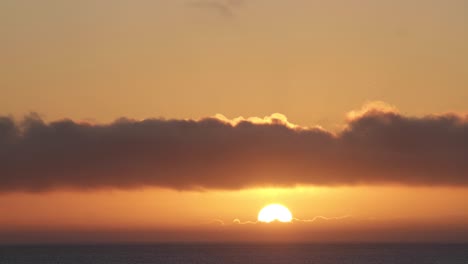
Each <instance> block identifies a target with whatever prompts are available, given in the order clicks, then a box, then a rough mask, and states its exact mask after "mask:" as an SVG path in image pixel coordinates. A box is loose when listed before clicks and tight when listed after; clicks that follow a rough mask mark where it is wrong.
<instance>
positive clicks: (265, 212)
mask: <svg viewBox="0 0 468 264" xmlns="http://www.w3.org/2000/svg"><path fill="white" fill-rule="evenodd" d="M258 221H259V222H264V223H270V222H273V221H279V222H283V223H286V222H291V221H292V214H291V211H289V209H288V208H286V207H285V206H283V205H281V204H270V205H267V206H265V207H263V209H262V210H260V212H259V213H258Z"/></svg>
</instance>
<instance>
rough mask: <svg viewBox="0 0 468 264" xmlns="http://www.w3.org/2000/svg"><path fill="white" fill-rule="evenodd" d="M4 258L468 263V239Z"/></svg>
mask: <svg viewBox="0 0 468 264" xmlns="http://www.w3.org/2000/svg"><path fill="white" fill-rule="evenodd" d="M0 263H1V264H10V263H11V264H16V263H21V264H25V263H28V264H29V263H34V264H42V263H44V264H58V263H63V264H87V263H96V264H101V263H103V264H104V263H106V264H114V263H115V264H120V263H122V264H124V263H125V264H146V263H168V264H172V263H265V264H274V263H317V264H338V263H340V264H341V263H344V264H346V263H353V264H367V263H381V264H390V263H391V264H406V263H408V264H425V263H428V264H429V263H431V264H432V263H434V264H435V263H438V264H452V263H453V264H468V244H433V245H428V244H336V245H320V244H263V245H260V244H154V245H82V246H78V245H73V246H72V245H60V246H52V245H47V246H45V245H44V246H0Z"/></svg>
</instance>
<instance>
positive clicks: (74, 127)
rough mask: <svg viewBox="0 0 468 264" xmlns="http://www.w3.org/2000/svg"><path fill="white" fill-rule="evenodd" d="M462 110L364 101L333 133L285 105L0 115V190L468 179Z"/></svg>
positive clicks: (450, 182) (455, 182)
mask: <svg viewBox="0 0 468 264" xmlns="http://www.w3.org/2000/svg"><path fill="white" fill-rule="evenodd" d="M467 157H468V118H467V116H462V115H456V114H445V115H429V116H425V117H408V116H404V115H401V114H399V113H398V112H396V111H387V110H381V109H380V108H368V109H367V110H366V111H361V112H359V114H358V115H354V116H353V118H351V119H348V121H347V124H346V127H345V128H344V129H343V130H341V131H338V132H336V133H333V132H330V131H326V130H323V129H320V128H306V127H301V126H298V125H295V124H291V123H290V122H289V121H287V119H286V118H285V116H283V115H278V114H275V115H272V116H270V117H266V118H263V119H261V118H238V119H234V120H228V119H226V118H225V117H224V118H223V117H221V116H218V117H213V118H204V119H201V120H165V119H147V120H142V121H137V120H130V119H119V120H117V121H115V122H114V123H111V124H101V125H100V124H96V125H92V124H87V123H77V122H74V121H71V120H62V121H56V122H52V123H46V122H44V121H43V120H41V119H40V118H39V117H38V116H37V115H31V116H27V117H26V118H24V120H22V121H19V122H17V121H14V120H13V118H11V117H0V192H10V191H47V190H53V189H64V188H66V189H77V190H86V189H100V188H122V189H129V188H139V187H163V188H172V189H176V190H206V189H226V190H236V189H242V188H250V187H262V186H283V187H292V186H296V185H327V186H335V185H356V184H366V185H384V184H403V185H412V186H414V185H424V186H464V187H467V186H468V162H467Z"/></svg>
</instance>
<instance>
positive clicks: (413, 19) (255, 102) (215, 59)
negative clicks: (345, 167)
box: [0, 0, 468, 127]
mask: <svg viewBox="0 0 468 264" xmlns="http://www.w3.org/2000/svg"><path fill="white" fill-rule="evenodd" d="M200 2H201V3H205V4H202V5H200V4H198V5H196V4H194V3H200ZM225 2H226V1H224V0H219V1H218V0H207V1H203V0H202V1H198V0H193V1H189V0H171V1H169V0H157V1H146V0H142V1H136V2H135V1H122V0H114V1H90V0H84V1H50V0H44V1H26V0H4V1H1V3H0V7H1V8H0V32H1V34H0V43H2V44H1V46H0V58H1V60H2V63H1V65H0V67H1V68H0V72H1V74H2V78H0V82H1V83H0V89H1V93H2V96H1V97H0V112H1V113H3V114H14V115H22V114H24V113H28V112H30V111H35V112H38V113H40V114H42V115H43V116H44V117H45V118H47V119H49V120H54V119H60V118H63V117H70V118H74V119H93V120H100V121H110V120H113V119H115V118H116V117H120V116H127V117H133V118H147V117H160V116H163V117H173V118H190V117H204V116H212V115H214V114H216V113H222V114H224V115H226V116H228V117H236V116H239V115H243V116H264V115H268V114H271V113H273V112H281V113H284V114H286V115H287V116H288V117H289V118H290V119H291V120H292V121H294V122H295V123H300V124H303V125H315V124H321V125H322V126H328V127H331V126H334V125H335V124H337V123H341V121H342V119H343V115H344V113H345V112H347V111H350V110H352V109H355V108H358V107H360V106H361V105H362V104H363V103H364V102H366V101H372V100H381V101H385V102H388V103H390V104H393V105H396V106H397V107H398V108H399V109H401V110H402V111H403V112H405V113H411V114H418V115H419V114H427V113H434V112H446V111H466V108H467V105H466V100H465V98H468V89H467V87H468V72H467V71H468V48H467V47H468V28H467V27H466V25H467V24H468V21H467V20H468V18H467V12H468V2H467V1H464V0H453V1H439V0H429V1H428V0H424V1H423V0H410V1H399V0H397V1H375V0H372V1H371V0H363V1H358V2H357V1H314V0H307V1H299V0H294V1H284V0H246V1H234V2H236V3H238V4H234V5H232V7H229V6H228V5H227V4H223V3H225ZM214 3H218V5H226V6H225V8H227V9H228V10H229V12H230V14H232V15H227V14H226V11H222V9H220V8H219V7H216V5H215V4H214ZM213 6H214V7H213ZM220 10H221V11H220Z"/></svg>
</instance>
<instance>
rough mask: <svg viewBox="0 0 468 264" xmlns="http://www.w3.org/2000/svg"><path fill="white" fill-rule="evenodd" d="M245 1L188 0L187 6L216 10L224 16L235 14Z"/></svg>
mask: <svg viewBox="0 0 468 264" xmlns="http://www.w3.org/2000/svg"><path fill="white" fill-rule="evenodd" d="M243 3H244V1H243V0H225V1H216V0H198V1H191V2H188V3H187V6H189V7H192V8H199V9H207V10H215V11H217V12H218V13H219V14H220V15H222V16H225V17H232V16H234V12H235V9H236V8H238V7H240V6H241V5H242V4H243Z"/></svg>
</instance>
